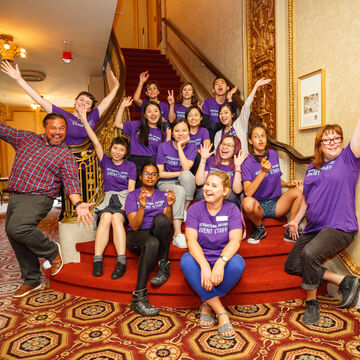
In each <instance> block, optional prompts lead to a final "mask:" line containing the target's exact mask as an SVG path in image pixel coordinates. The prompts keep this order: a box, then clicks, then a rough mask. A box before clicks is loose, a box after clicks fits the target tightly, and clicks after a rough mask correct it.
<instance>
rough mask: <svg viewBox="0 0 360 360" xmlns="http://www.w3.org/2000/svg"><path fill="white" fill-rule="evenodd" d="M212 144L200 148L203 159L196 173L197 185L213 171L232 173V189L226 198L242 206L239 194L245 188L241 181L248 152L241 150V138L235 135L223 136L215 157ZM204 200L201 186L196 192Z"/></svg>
mask: <svg viewBox="0 0 360 360" xmlns="http://www.w3.org/2000/svg"><path fill="white" fill-rule="evenodd" d="M211 147H212V145H211V144H210V145H204V146H202V147H201V149H200V154H201V160H200V165H199V168H198V170H197V172H196V175H195V182H196V185H197V186H203V185H204V184H205V181H206V178H207V177H208V174H210V173H211V172H212V171H215V170H220V171H224V172H226V173H227V174H229V175H230V180H231V191H230V194H229V196H228V198H227V199H226V200H228V201H231V202H232V203H234V204H235V205H236V206H238V207H240V202H239V195H240V193H241V192H242V190H243V187H242V183H241V164H242V163H243V162H244V160H245V159H246V157H247V156H248V154H247V153H246V152H244V151H242V150H241V143H240V140H239V139H238V138H237V137H236V136H233V135H227V136H225V137H223V138H222V140H221V141H220V145H219V146H218V148H217V149H216V154H215V158H214V157H212V156H211V155H212V154H213V153H214V152H211ZM202 200H204V194H203V189H202V188H200V189H199V190H198V192H197V193H196V201H202Z"/></svg>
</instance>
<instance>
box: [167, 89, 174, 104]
mask: <svg viewBox="0 0 360 360" xmlns="http://www.w3.org/2000/svg"><path fill="white" fill-rule="evenodd" d="M167 101H168V103H169V105H173V104H175V98H174V90H168V97H167Z"/></svg>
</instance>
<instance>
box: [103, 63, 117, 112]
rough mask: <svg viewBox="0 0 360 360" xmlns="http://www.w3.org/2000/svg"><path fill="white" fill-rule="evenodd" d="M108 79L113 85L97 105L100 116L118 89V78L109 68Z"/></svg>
mask: <svg viewBox="0 0 360 360" xmlns="http://www.w3.org/2000/svg"><path fill="white" fill-rule="evenodd" d="M109 76H110V79H111V80H112V82H113V84H114V86H113V88H112V89H111V91H110V92H109V94H108V95H107V96H106V97H104V99H102V100H101V102H100V104H99V105H98V107H97V108H98V110H99V116H101V115H102V114H103V113H104V112H105V111H106V110H107V108H108V107H109V105H110V104H111V102H112V101H113V100H114V97H115V95H116V93H117V91H118V89H119V86H120V84H119V80H118V79H117V78H116V76H115V75H114V73H113V72H112V71H111V70H110V74H109Z"/></svg>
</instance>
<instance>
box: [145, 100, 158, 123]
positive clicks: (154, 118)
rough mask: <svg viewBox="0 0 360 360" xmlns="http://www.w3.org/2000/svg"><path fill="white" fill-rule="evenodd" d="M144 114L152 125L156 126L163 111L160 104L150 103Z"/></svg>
mask: <svg viewBox="0 0 360 360" xmlns="http://www.w3.org/2000/svg"><path fill="white" fill-rule="evenodd" d="M144 116H145V119H146V120H147V122H148V124H149V126H150V127H156V126H157V123H158V121H159V119H160V117H161V111H160V109H159V107H158V106H156V105H153V104H149V105H148V106H147V107H146V109H145V113H144Z"/></svg>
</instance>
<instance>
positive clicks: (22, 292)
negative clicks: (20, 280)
mask: <svg viewBox="0 0 360 360" xmlns="http://www.w3.org/2000/svg"><path fill="white" fill-rule="evenodd" d="M40 289H41V284H40V285H37V286H29V285H25V284H23V285H21V286H20V287H19V288H18V289H17V290H16V291H15V292H14V294H13V296H14V297H16V298H21V297H24V296H26V295H29V294H30V293H32V292H34V291H36V290H40Z"/></svg>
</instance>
